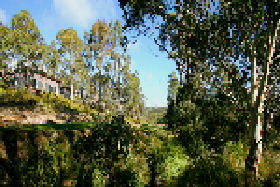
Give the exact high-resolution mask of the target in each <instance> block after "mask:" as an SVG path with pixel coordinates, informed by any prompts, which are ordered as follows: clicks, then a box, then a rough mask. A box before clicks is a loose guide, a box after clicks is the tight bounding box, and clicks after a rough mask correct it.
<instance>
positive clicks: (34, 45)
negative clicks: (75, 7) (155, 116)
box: [0, 10, 144, 118]
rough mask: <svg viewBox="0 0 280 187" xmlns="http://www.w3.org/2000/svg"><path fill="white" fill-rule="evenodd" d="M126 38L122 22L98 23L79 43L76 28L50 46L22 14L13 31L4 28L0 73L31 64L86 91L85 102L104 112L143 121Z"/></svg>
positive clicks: (14, 20)
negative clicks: (0, 70)
mask: <svg viewBox="0 0 280 187" xmlns="http://www.w3.org/2000/svg"><path fill="white" fill-rule="evenodd" d="M125 39H126V37H125V36H124V35H123V32H122V26H121V24H120V21H119V20H116V21H114V22H113V21H111V22H110V23H107V22H106V21H105V20H103V21H101V20H98V21H96V22H95V23H94V24H93V25H92V26H91V29H90V30H89V31H88V32H84V36H83V38H80V37H79V35H78V33H77V31H76V30H75V29H73V28H66V29H62V30H59V31H58V33H57V35H56V39H55V40H52V41H51V42H50V44H47V43H46V41H45V39H44V38H43V36H42V34H41V32H40V30H39V28H38V27H37V25H36V23H35V21H34V19H33V18H32V17H31V15H30V14H29V12H28V11H26V10H23V11H21V12H20V13H18V14H17V15H15V16H13V18H12V23H11V26H10V27H9V26H6V25H3V24H1V25H0V40H1V50H0V53H1V55H0V58H1V69H2V70H5V71H11V70H12V67H14V66H13V64H14V65H15V67H21V66H24V65H25V64H26V63H27V62H31V66H32V68H35V69H41V70H44V71H45V72H46V73H47V74H48V75H50V76H54V77H56V78H57V79H58V80H61V81H62V83H61V86H68V87H71V88H76V89H78V88H81V87H83V88H84V89H85V90H86V91H87V93H88V94H87V97H85V98H81V100H82V101H83V102H85V103H87V104H89V105H90V106H92V107H93V108H96V109H98V110H99V111H101V112H104V111H110V112H112V113H113V114H118V115H127V116H134V117H137V118H139V117H140V114H141V112H142V110H143V107H144V103H143V97H144V96H143V94H142V93H141V89H140V80H139V77H138V74H137V72H133V71H131V57H130V56H129V55H128V54H127V53H126V45H125V42H124V41H125Z"/></svg>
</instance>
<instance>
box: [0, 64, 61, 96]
mask: <svg viewBox="0 0 280 187" xmlns="http://www.w3.org/2000/svg"><path fill="white" fill-rule="evenodd" d="M1 76H2V77H4V80H5V82H6V84H8V85H9V86H13V87H16V88H30V89H35V90H40V91H43V92H46V93H51V94H60V83H61V81H59V80H57V79H55V78H54V77H52V76H48V75H47V74H46V73H45V72H43V71H40V70H34V69H32V68H30V67H28V66H23V67H21V68H17V69H16V70H14V71H12V72H7V73H3V72H2V75H1Z"/></svg>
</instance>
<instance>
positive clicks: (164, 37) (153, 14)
mask: <svg viewBox="0 0 280 187" xmlns="http://www.w3.org/2000/svg"><path fill="white" fill-rule="evenodd" d="M119 2H120V6H121V7H122V9H123V10H124V17H125V18H126V22H127V24H126V27H135V26H136V27H137V28H140V26H142V25H144V22H145V21H146V20H148V19H145V18H151V19H152V21H156V20H161V22H160V23H158V25H159V26H157V29H158V30H159V35H158V37H157V40H156V41H157V42H158V44H159V46H160V47H161V48H162V49H164V50H166V51H167V52H168V53H169V55H170V57H172V58H173V59H175V60H176V62H177V64H178V66H179V67H180V68H179V69H180V71H182V69H183V68H182V67H185V66H186V68H187V71H186V73H187V74H188V75H187V79H188V80H189V79H190V78H192V77H194V74H195V73H196V72H197V70H199V69H198V68H199V66H200V64H201V63H203V62H207V61H208V60H209V59H213V58H214V59H215V60H214V61H215V62H217V63H216V68H217V70H218V71H216V73H213V72H211V75H212V80H213V79H216V80H219V77H221V78H222V77H223V76H224V75H226V77H225V78H227V79H228V80H227V81H229V82H232V81H233V80H238V78H236V77H232V79H231V80H230V74H232V69H231V68H228V66H227V64H226V62H228V61H230V60H234V61H237V60H239V59H240V57H242V56H243V57H244V59H249V60H247V61H246V60H245V61H246V63H248V64H249V66H247V67H245V68H247V69H248V70H250V75H249V76H247V75H246V74H243V76H242V77H241V78H239V79H243V80H246V82H247V84H248V83H251V86H250V88H251V92H250V97H251V100H250V101H249V102H247V103H248V105H249V106H250V108H251V109H250V110H251V112H250V113H251V115H250V116H251V117H250V123H251V125H250V126H251V129H252V130H251V133H250V134H251V137H252V138H251V139H252V143H251V152H250V157H248V158H251V160H252V162H247V164H246V168H247V169H249V170H251V169H253V170H254V171H255V174H256V176H258V168H259V163H260V158H261V154H262V137H261V134H262V126H263V109H264V101H265V100H266V93H267V92H266V89H267V83H268V82H267V80H268V77H269V72H270V68H269V67H270V65H271V64H273V58H274V54H275V52H274V50H275V45H276V44H275V41H276V39H277V31H278V30H277V29H278V27H279V26H278V22H279V16H280V15H279V14H278V13H277V12H278V11H277V10H278V9H279V6H280V4H279V2H277V1H258V2H253V1H227V0H224V1H219V2H217V4H218V6H214V4H213V3H211V1H208V0H204V1H185V0H175V1H162V0H156V1H153V2H150V1H148V0H147V1H130V0H119ZM157 17H160V19H157ZM167 44H170V45H169V46H170V47H169V48H168V47H167ZM208 64H209V63H208ZM257 67H259V68H260V71H259V72H258V73H257ZM214 75H215V76H214ZM250 77H251V80H250ZM216 82H217V81H216ZM219 86H220V87H223V88H222V90H224V91H225V93H229V97H231V98H232V99H233V100H234V99H236V98H238V97H237V95H239V94H240V91H239V90H238V91H237V92H234V91H231V90H233V86H232V84H224V82H223V81H219ZM239 102H240V103H242V102H241V101H239ZM254 134H255V136H254ZM248 160H250V159H248Z"/></svg>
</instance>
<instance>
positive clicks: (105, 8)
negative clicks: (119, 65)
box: [0, 0, 176, 106]
mask: <svg viewBox="0 0 280 187" xmlns="http://www.w3.org/2000/svg"><path fill="white" fill-rule="evenodd" d="M21 10H27V11H28V12H29V13H30V14H31V16H32V17H33V19H34V20H35V22H36V24H37V26H38V27H39V29H40V31H41V33H42V35H43V37H44V38H45V40H46V42H47V43H50V41H51V40H54V39H55V37H56V34H57V32H58V31H59V30H60V29H64V28H67V27H73V28H74V29H75V30H77V32H78V34H79V36H80V37H81V38H82V36H83V33H84V31H89V30H90V28H91V26H92V25H93V23H94V22H95V21H97V19H105V20H106V21H111V19H112V20H115V19H119V20H122V17H121V15H122V11H121V9H120V8H119V6H118V4H117V1H116V0H8V1H5V0H2V2H1V6H0V20H1V21H2V22H3V23H4V24H6V25H10V23H11V19H12V16H13V15H15V14H17V13H19V12H20V11H21ZM121 22H122V23H123V21H121ZM137 40H138V41H137V42H136V43H135V44H131V45H129V50H128V54H130V55H131V60H132V69H133V70H137V71H138V72H139V77H140V81H141V83H140V84H141V87H142V93H143V94H144V95H145V96H146V98H147V99H146V101H145V103H146V106H166V105H167V101H166V98H167V85H168V74H170V73H171V72H172V71H176V66H175V63H174V62H173V61H172V60H169V59H168V58H167V55H166V54H165V53H163V52H160V51H159V49H158V46H157V45H156V44H154V42H153V40H152V39H150V38H148V37H145V36H140V37H138V38H137Z"/></svg>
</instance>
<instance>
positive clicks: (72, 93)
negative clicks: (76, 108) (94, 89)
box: [70, 83, 74, 100]
mask: <svg viewBox="0 0 280 187" xmlns="http://www.w3.org/2000/svg"><path fill="white" fill-rule="evenodd" d="M70 99H71V100H74V86H73V83H72V84H71V96H70Z"/></svg>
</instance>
